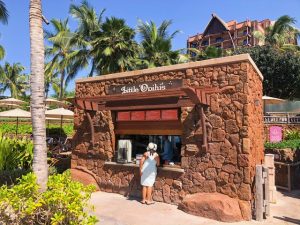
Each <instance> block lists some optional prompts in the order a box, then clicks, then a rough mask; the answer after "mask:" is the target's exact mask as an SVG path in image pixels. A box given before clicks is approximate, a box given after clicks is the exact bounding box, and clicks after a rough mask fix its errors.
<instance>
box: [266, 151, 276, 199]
mask: <svg viewBox="0 0 300 225" xmlns="http://www.w3.org/2000/svg"><path fill="white" fill-rule="evenodd" d="M265 165H266V166H267V167H268V168H269V191H270V203H276V199H277V198H276V186H275V165H274V155H273V154H265Z"/></svg>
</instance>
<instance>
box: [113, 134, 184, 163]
mask: <svg viewBox="0 0 300 225" xmlns="http://www.w3.org/2000/svg"><path fill="white" fill-rule="evenodd" d="M166 140H168V141H167V142H168V145H169V148H170V150H171V152H170V153H171V154H168V155H169V156H171V159H170V162H174V163H177V164H178V162H180V160H181V157H180V152H181V137H180V136H177V135H165V136H163V135H130V134H128V135H127V134H126V135H116V142H117V143H116V154H115V159H116V161H117V162H122V160H124V161H126V162H133V163H134V162H135V160H136V158H137V157H139V155H142V154H143V153H144V152H146V148H147V146H148V144H149V142H153V143H155V144H156V145H157V150H156V151H157V153H158V154H159V155H160V159H161V163H162V164H163V163H164V160H163V158H164V157H163V156H164V155H165V154H166V151H165V152H164V145H165V143H166ZM126 142H127V143H130V144H129V145H128V144H126ZM128 146H129V147H128ZM126 147H128V148H130V149H125V148H126ZM128 151H130V153H128ZM127 157H131V158H130V159H128V158H127ZM120 159H121V160H120Z"/></svg>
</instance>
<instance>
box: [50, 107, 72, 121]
mask: <svg viewBox="0 0 300 225" xmlns="http://www.w3.org/2000/svg"><path fill="white" fill-rule="evenodd" d="M45 115H46V116H47V117H55V118H57V117H63V118H67V119H73V117H74V112H72V111H71V110H68V109H64V108H58V109H51V110H47V111H46V113H45Z"/></svg>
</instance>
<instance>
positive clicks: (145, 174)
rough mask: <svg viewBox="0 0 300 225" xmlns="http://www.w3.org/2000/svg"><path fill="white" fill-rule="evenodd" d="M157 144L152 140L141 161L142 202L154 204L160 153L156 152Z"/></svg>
mask: <svg viewBox="0 0 300 225" xmlns="http://www.w3.org/2000/svg"><path fill="white" fill-rule="evenodd" d="M156 149H157V145H156V144H154V143H152V142H150V143H149V144H148V147H147V151H146V152H145V153H144V155H143V158H142V159H141V163H140V174H141V185H142V186H143V190H142V197H143V199H142V201H141V203H142V204H148V205H150V204H153V203H154V202H153V200H152V187H153V184H154V182H155V179H156V175H157V166H159V155H158V154H157V153H156Z"/></svg>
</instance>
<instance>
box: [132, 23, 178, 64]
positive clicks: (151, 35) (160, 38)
mask: <svg viewBox="0 0 300 225" xmlns="http://www.w3.org/2000/svg"><path fill="white" fill-rule="evenodd" d="M171 24H172V21H171V20H165V21H163V22H162V23H161V25H160V26H159V27H158V28H157V27H156V24H155V23H154V22H153V21H150V23H148V22H142V21H139V24H138V27H137V31H138V33H139V34H140V37H141V45H142V48H143V54H142V57H141V58H142V59H144V60H147V61H148V63H149V67H156V66H164V65H171V64H175V63H176V61H177V58H178V56H179V51H172V39H173V38H174V37H175V36H176V35H177V34H178V33H179V32H180V31H178V30H176V31H175V32H173V33H172V34H171V35H169V34H168V28H169V27H170V25H171Z"/></svg>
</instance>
